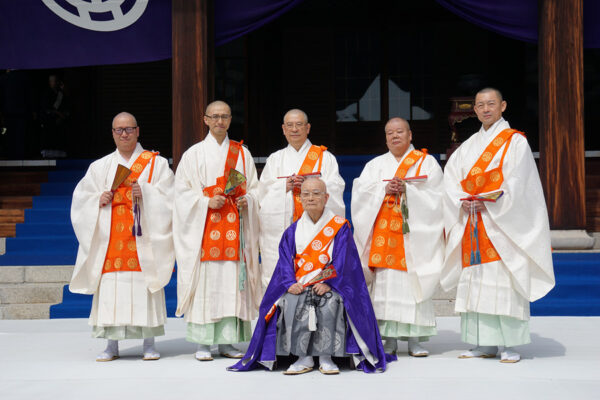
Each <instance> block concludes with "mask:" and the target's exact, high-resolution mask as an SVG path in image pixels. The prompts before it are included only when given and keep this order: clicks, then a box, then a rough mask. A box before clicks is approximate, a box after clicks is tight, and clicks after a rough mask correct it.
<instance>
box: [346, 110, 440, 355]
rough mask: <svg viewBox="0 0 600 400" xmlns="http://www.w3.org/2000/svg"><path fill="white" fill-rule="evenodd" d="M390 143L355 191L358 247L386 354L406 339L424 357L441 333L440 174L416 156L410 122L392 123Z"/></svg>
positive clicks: (435, 164) (388, 129)
mask: <svg viewBox="0 0 600 400" xmlns="http://www.w3.org/2000/svg"><path fill="white" fill-rule="evenodd" d="M385 136H386V144H387V147H388V149H389V152H387V153H386V154H383V155H381V156H378V157H376V158H375V159H373V160H371V161H369V162H368V163H367V165H365V168H364V169H363V171H362V173H361V175H360V176H359V177H358V178H356V179H355V180H354V184H353V186H352V222H353V223H354V240H355V242H356V246H357V248H358V253H359V255H360V257H361V262H362V265H363V271H364V273H365V277H366V279H367V282H370V289H371V290H370V291H371V300H372V302H373V308H374V309H375V316H376V317H377V322H378V325H379V331H380V332H381V336H382V338H384V339H386V342H385V350H386V353H388V354H389V353H394V352H395V351H396V349H397V340H398V339H400V340H407V341H408V352H409V354H410V355H411V356H414V357H425V356H427V355H428V354H429V353H428V351H427V350H426V349H425V348H423V347H422V346H421V345H420V344H419V342H420V341H424V340H427V339H428V338H429V337H430V336H433V335H435V334H436V333H437V332H436V328H435V325H436V324H435V312H434V308H433V301H432V300H431V298H432V296H433V294H434V292H435V290H436V287H437V286H438V283H439V276H440V271H441V269H442V265H443V261H444V233H443V229H444V226H443V216H442V196H443V187H442V179H443V178H442V169H441V168H440V166H439V164H438V162H437V161H436V160H435V158H433V157H432V156H430V155H428V154H427V153H426V152H425V150H424V151H419V150H415V148H414V147H413V145H412V144H411V140H412V132H411V130H410V126H409V124H408V122H407V121H406V120H404V119H402V118H392V119H390V120H389V121H388V123H387V124H386V125H385ZM417 176H419V177H421V178H419V179H417V180H412V181H411V179H413V178H415V177H417Z"/></svg>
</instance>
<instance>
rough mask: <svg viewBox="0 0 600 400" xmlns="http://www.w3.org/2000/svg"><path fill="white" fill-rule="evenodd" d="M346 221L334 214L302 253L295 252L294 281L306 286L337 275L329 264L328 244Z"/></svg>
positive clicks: (329, 244)
mask: <svg viewBox="0 0 600 400" xmlns="http://www.w3.org/2000/svg"><path fill="white" fill-rule="evenodd" d="M345 223H348V221H346V219H345V218H343V217H340V216H339V215H336V216H335V217H333V218H331V220H330V221H329V222H328V223H327V225H325V226H324V227H323V229H321V230H320V231H319V233H317V235H316V236H315V238H314V239H313V240H311V241H310V244H309V245H308V246H306V249H304V251H303V252H302V254H296V258H295V260H294V264H295V266H296V281H298V282H300V283H301V284H302V286H304V287H307V286H311V285H314V284H315V283H318V282H322V281H325V280H327V279H331V278H334V277H336V276H337V274H336V272H335V268H334V266H333V264H329V261H330V258H329V253H328V250H329V246H331V243H333V238H334V237H335V235H337V233H338V231H339V230H340V228H341V227H342V226H343V225H344V224H345Z"/></svg>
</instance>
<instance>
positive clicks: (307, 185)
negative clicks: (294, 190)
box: [300, 176, 327, 193]
mask: <svg viewBox="0 0 600 400" xmlns="http://www.w3.org/2000/svg"><path fill="white" fill-rule="evenodd" d="M305 189H306V190H308V191H311V190H320V191H321V192H323V193H327V185H326V184H325V181H324V180H323V179H321V178H317V177H314V176H312V177H307V178H306V179H305V180H304V182H302V186H301V187H300V190H305Z"/></svg>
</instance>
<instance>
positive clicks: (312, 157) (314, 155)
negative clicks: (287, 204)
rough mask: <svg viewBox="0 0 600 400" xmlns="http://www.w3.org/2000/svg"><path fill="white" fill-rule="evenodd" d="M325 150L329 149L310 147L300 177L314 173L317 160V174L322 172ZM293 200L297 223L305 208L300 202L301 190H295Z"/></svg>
mask: <svg viewBox="0 0 600 400" xmlns="http://www.w3.org/2000/svg"><path fill="white" fill-rule="evenodd" d="M325 150H327V147H325V146H315V145H314V144H313V145H312V146H310V149H308V153H307V154H306V157H304V161H303V162H302V165H301V166H300V171H298V175H306V174H310V173H311V172H313V170H314V169H315V165H316V164H317V160H318V161H319V166H318V167H317V172H321V165H322V164H323V152H324V151H325ZM293 198H294V222H296V221H298V219H299V218H300V217H301V216H302V213H303V212H304V208H303V207H302V203H301V202H300V188H294V190H293Z"/></svg>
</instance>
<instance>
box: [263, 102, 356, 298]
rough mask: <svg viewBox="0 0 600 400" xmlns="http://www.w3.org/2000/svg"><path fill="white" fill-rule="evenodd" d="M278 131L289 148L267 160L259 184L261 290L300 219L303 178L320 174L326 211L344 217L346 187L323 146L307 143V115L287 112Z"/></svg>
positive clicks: (301, 112) (267, 282)
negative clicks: (287, 235) (285, 238)
mask: <svg viewBox="0 0 600 400" xmlns="http://www.w3.org/2000/svg"><path fill="white" fill-rule="evenodd" d="M281 128H282V129H283V135H284V136H285V138H286V140H287V142H288V145H287V147H286V148H284V149H281V150H278V151H276V152H275V153H273V154H271V155H270V156H269V158H268V159H267V162H266V164H265V167H264V169H263V171H262V173H261V176H260V182H259V193H260V195H259V199H260V200H259V201H260V211H259V215H260V256H261V267H262V286H263V290H264V289H266V287H267V286H268V285H269V281H270V280H271V275H272V274H273V271H274V269H275V265H276V264H277V259H278V258H279V252H278V245H279V241H280V240H281V235H282V234H283V231H285V230H286V229H287V228H288V227H289V226H290V225H291V224H292V222H295V221H297V220H298V219H299V218H300V216H301V215H302V212H303V209H302V203H301V201H300V186H301V185H302V182H304V180H305V179H306V174H314V173H320V175H321V179H322V180H323V181H324V182H325V184H326V185H327V188H328V191H329V202H328V203H327V207H328V208H329V209H330V210H331V211H333V212H334V213H335V214H337V215H342V216H344V215H345V206H344V198H343V194H344V186H345V183H344V180H343V179H342V177H341V176H340V173H339V170H338V164H337V161H336V159H335V156H334V155H333V154H331V153H330V152H329V151H327V148H326V147H325V146H316V145H313V144H312V143H311V142H310V140H308V134H309V133H310V123H309V122H308V116H307V115H306V113H305V112H304V111H302V110H298V109H292V110H290V111H288V112H287V113H286V114H285V115H284V116H283V124H282V125H281ZM281 177H284V178H281Z"/></svg>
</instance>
